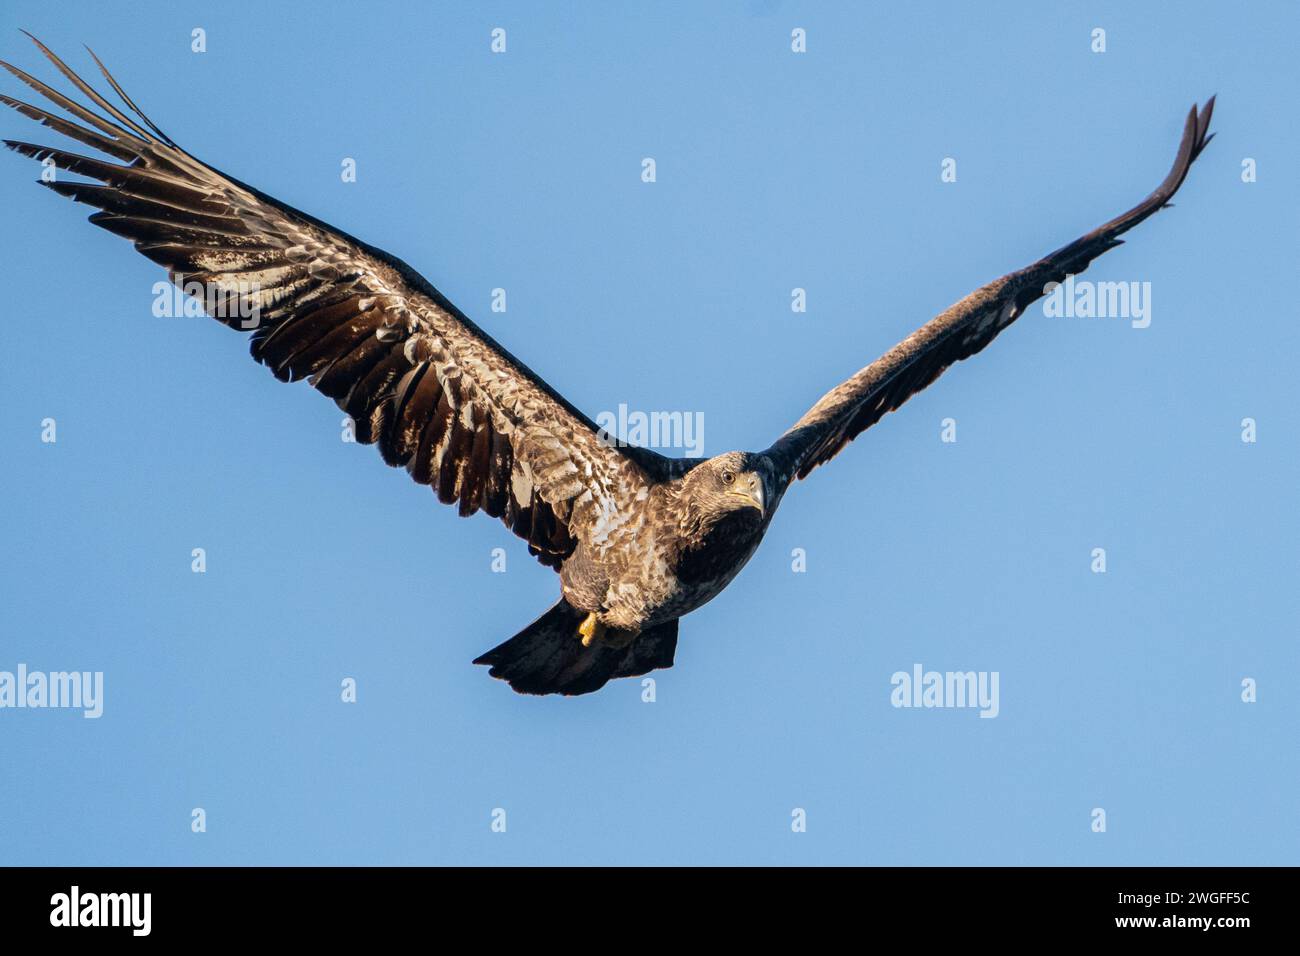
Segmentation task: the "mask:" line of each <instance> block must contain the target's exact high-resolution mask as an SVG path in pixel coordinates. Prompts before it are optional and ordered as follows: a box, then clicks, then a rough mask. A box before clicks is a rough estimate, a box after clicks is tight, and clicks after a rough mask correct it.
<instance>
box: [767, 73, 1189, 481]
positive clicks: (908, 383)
mask: <svg viewBox="0 0 1300 956" xmlns="http://www.w3.org/2000/svg"><path fill="white" fill-rule="evenodd" d="M1213 112H1214V97H1210V99H1209V100H1208V101H1207V102H1206V104H1205V106H1204V107H1203V108H1201V109H1200V110H1197V108H1196V107H1195V106H1193V107H1192V109H1191V112H1190V113H1189V114H1188V116H1187V120H1186V122H1185V124H1184V126H1183V136H1182V140H1181V141H1180V143H1179V146H1178V154H1177V156H1176V157H1175V159H1174V164H1173V167H1172V168H1171V169H1170V171H1169V174H1168V175H1167V176H1166V177H1165V179H1164V181H1163V182H1161V184H1160V185H1159V186H1157V187H1156V189H1155V191H1154V192H1152V193H1151V195H1149V196H1148V197H1147V198H1146V199H1144V200H1142V202H1140V203H1138V204H1137V205H1136V206H1134V207H1133V208H1132V209H1130V210H1128V211H1127V212H1125V213H1122V214H1121V215H1119V216H1116V217H1115V218H1114V219H1112V220H1110V221H1109V222H1107V223H1105V224H1104V225H1101V226H1099V227H1097V228H1096V229H1094V230H1093V231H1092V232H1089V233H1088V234H1087V235H1085V236H1081V237H1080V238H1078V239H1076V240H1075V241H1074V242H1071V243H1069V244H1068V245H1065V246H1062V247H1061V248H1060V249H1057V250H1056V251H1055V252H1053V253H1051V254H1050V255H1047V256H1045V257H1044V258H1042V259H1040V260H1039V261H1038V262H1035V263H1034V264H1033V265H1031V266H1028V267H1027V268H1024V269H1021V270H1019V271H1018V272H1013V273H1011V274H1009V275H1006V276H1003V277H1002V278H1000V279H997V280H995V281H993V282H991V283H989V284H988V285H986V286H984V287H983V288H980V289H977V290H976V291H974V292H972V293H971V294H970V295H968V296H967V297H966V298H964V299H962V300H961V301H960V302H958V303H956V304H955V305H953V306H951V307H950V308H948V309H947V310H945V311H944V312H943V313H941V314H940V315H938V316H936V317H935V318H934V319H932V320H931V321H930V322H928V323H926V324H925V325H923V326H922V327H921V328H919V329H917V330H916V331H915V332H913V333H912V334H911V335H909V336H908V337H907V338H906V339H904V340H903V341H902V342H900V343H898V345H896V346H894V347H893V348H892V349H890V350H889V351H888V352H886V353H885V354H884V355H883V356H881V357H880V358H879V359H877V360H876V361H875V362H873V363H872V364H870V365H868V366H867V367H866V368H864V369H862V370H861V371H860V372H858V373H857V374H856V375H854V376H853V377H852V378H850V379H848V380H847V381H846V382H844V383H843V384H841V385H839V386H837V387H836V388H834V389H832V390H831V391H830V392H828V393H826V395H824V396H822V398H821V399H820V400H819V401H818V402H817V404H815V405H814V406H813V407H812V408H811V409H810V410H809V411H808V413H807V414H806V415H804V416H803V418H801V419H800V420H799V421H798V422H796V423H795V424H794V426H793V427H791V428H790V429H789V430H788V431H787V432H786V433H785V434H784V435H782V436H781V437H780V438H779V439H778V440H777V441H776V443H775V444H774V445H773V446H772V447H771V448H769V449H768V450H767V452H766V454H767V455H768V456H769V457H771V458H772V459H773V461H775V462H776V463H777V466H778V467H779V468H780V469H781V470H782V471H783V472H784V477H785V480H787V481H788V480H792V479H793V478H795V477H798V478H804V477H807V475H808V473H809V472H811V471H812V470H813V469H814V468H816V467H817V466H818V465H821V464H825V463H826V462H827V461H830V459H831V458H833V457H834V456H835V455H836V454H838V453H839V451H840V450H841V449H842V448H843V447H844V446H845V445H847V444H848V443H849V442H850V441H852V440H853V439H854V438H855V437H856V436H857V435H859V434H861V433H862V432H863V431H864V430H865V429H867V428H870V427H871V426H872V425H874V424H875V423H876V422H878V421H880V419H881V418H883V417H884V416H885V415H886V414H888V413H889V412H892V411H894V410H895V409H897V408H898V407H899V406H900V405H902V404H903V403H904V402H906V401H907V400H908V399H909V398H910V397H912V396H913V395H915V394H916V393H917V392H919V391H921V390H922V389H924V388H926V387H927V386H928V385H929V384H930V383H931V382H933V381H934V380H935V379H937V378H938V377H939V376H940V375H942V374H943V372H944V370H945V369H946V368H948V366H950V365H952V364H953V363H954V362H958V361H961V360H962V359H965V358H969V357H970V356H972V355H974V354H976V353H977V352H979V351H981V350H982V349H983V348H984V347H985V346H987V345H988V344H989V343H990V342H992V341H993V339H995V338H996V337H997V335H998V333H999V332H1001V331H1002V330H1003V329H1005V328H1006V327H1007V326H1009V325H1010V324H1011V323H1012V322H1014V321H1015V320H1016V319H1017V318H1019V317H1020V316H1021V315H1022V314H1024V311H1025V308H1026V306H1028V305H1029V304H1030V303H1031V302H1033V301H1035V300H1036V299H1039V298H1041V297H1042V296H1043V295H1044V294H1046V289H1045V287H1046V286H1047V285H1048V284H1049V283H1053V282H1062V281H1064V280H1065V278H1066V276H1067V275H1077V274H1078V273H1080V272H1082V271H1083V270H1084V269H1086V268H1087V267H1088V265H1089V263H1091V262H1092V260H1093V259H1095V258H1097V257H1098V256H1100V255H1101V254H1102V253H1104V252H1106V251H1107V250H1109V249H1113V248H1114V247H1115V246H1118V245H1121V244H1122V242H1123V240H1121V239H1120V238H1119V236H1120V235H1121V234H1123V233H1125V232H1127V231H1128V230H1129V229H1132V228H1133V227H1134V226H1136V225H1137V224H1138V223H1140V222H1141V221H1142V220H1144V219H1146V218H1147V217H1148V216H1150V215H1152V214H1153V213H1155V212H1157V211H1158V210H1160V209H1163V208H1164V207H1165V206H1168V205H1170V203H1169V200H1170V199H1171V198H1173V195H1174V193H1176V192H1177V191H1178V187H1179V186H1181V185H1182V184H1183V180H1184V179H1186V177H1187V171H1188V170H1189V169H1190V168H1191V165H1192V163H1193V162H1194V161H1195V159H1196V157H1198V156H1199V155H1200V154H1201V151H1202V150H1203V149H1205V147H1206V145H1207V144H1208V143H1209V142H1210V140H1211V139H1213V138H1214V136H1213V134H1210V135H1206V134H1207V133H1208V131H1209V126H1210V117H1211V115H1212V114H1213Z"/></svg>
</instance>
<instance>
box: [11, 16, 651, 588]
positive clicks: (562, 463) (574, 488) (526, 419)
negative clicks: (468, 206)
mask: <svg viewBox="0 0 1300 956" xmlns="http://www.w3.org/2000/svg"><path fill="white" fill-rule="evenodd" d="M32 39H33V40H35V37H33V38H32ZM36 42H37V45H38V46H39V47H40V48H41V51H42V52H43V53H45V55H46V56H47V57H49V59H50V60H51V61H52V62H53V63H54V65H55V66H56V67H58V69H59V71H60V72H61V73H63V75H64V76H66V77H67V78H68V80H69V81H71V82H72V83H73V85H75V86H76V87H77V89H78V90H80V91H81V93H82V94H83V95H84V96H85V97H86V98H87V99H88V100H90V101H91V103H92V104H93V105H94V106H97V107H98V108H99V109H100V110H102V111H103V114H105V115H100V114H99V113H96V112H95V111H93V110H92V109H89V108H87V107H86V106H84V105H82V104H81V103H78V102H76V101H75V100H73V99H71V98H69V97H67V96H64V95H63V94H62V93H60V92H58V91H57V90H55V89H53V88H52V87H50V86H47V85H46V84H45V83H43V82H41V81H40V80H38V79H36V78H35V77H33V76H31V75H29V74H27V73H25V72H23V71H22V70H20V69H18V68H17V67H15V66H11V65H10V64H8V63H0V66H3V67H4V68H5V69H7V70H8V71H9V72H10V73H12V74H13V75H14V76H16V77H18V79H20V80H22V81H23V82H24V83H26V84H27V85H28V86H30V87H31V88H32V89H34V90H36V92H37V93H39V94H40V95H42V96H44V97H45V98H46V99H48V100H50V101H51V102H53V103H54V104H56V105H57V106H58V107H60V108H62V109H63V110H66V111H67V112H68V113H69V114H71V115H72V116H73V117H75V118H76V119H77V120H80V121H81V122H80V123H76V122H71V121H69V120H67V119H64V118H62V117H60V116H57V115H55V114H53V113H50V112H48V111H46V110H45V109H42V108H40V107H38V106H34V105H32V104H30V103H26V102H23V101H21V100H17V99H14V98H13V97H10V96H4V95H0V103H3V104H5V105H7V106H10V107H12V108H14V109H16V110H17V111H18V112H20V113H22V114H23V115H25V116H27V117H29V118H31V119H34V120H36V121H38V122H40V123H41V124H43V125H45V126H47V127H49V128H50V129H52V130H54V131H55V132H58V133H61V134H63V135H65V136H68V137H69V138H71V139H74V140H76V141H78V142H80V143H83V144H85V145H87V146H91V147H93V148H94V149H96V150H98V151H99V152H101V153H103V154H106V155H107V156H109V157H112V158H114V159H117V160H121V161H122V163H121V164H119V163H113V162H107V161H105V160H104V159H102V158H99V157H93V156H83V155H79V154H76V153H71V152H67V151H65V150H61V149H54V148H51V147H47V146H42V145H37V144H33V143H25V142H19V141H16V140H5V145H7V146H9V147H10V148H11V149H14V150H16V151H18V152H19V153H22V154H23V155H26V156H30V157H32V158H34V159H37V160H41V161H49V162H52V163H53V164H54V165H55V167H56V168H57V170H58V174H57V175H56V177H55V178H54V179H51V180H49V181H45V178H44V177H42V185H45V186H47V187H49V188H50V189H52V190H54V191H55V192H58V193H60V194H62V195H64V196H69V197H71V198H72V199H75V200H77V201H78V202H83V203H88V204H90V205H92V206H97V207H98V208H99V209H100V210H101V211H100V212H97V213H95V214H94V215H93V216H91V217H90V221H91V222H93V223H95V224H96V225H98V226H101V227H102V228H104V229H107V230H109V231H110V232H113V233H116V234H117V235H120V236H124V237H126V238H127V239H129V240H131V241H132V242H133V243H134V244H135V247H136V249H137V250H139V251H140V252H141V253H142V254H143V255H145V256H147V257H148V258H150V259H152V260H153V261H154V262H157V263H159V264H160V265H163V266H165V267H166V268H167V269H168V271H169V273H170V274H171V276H172V278H173V280H174V281H177V282H178V283H179V282H186V283H188V282H189V281H195V282H197V283H199V285H198V286H197V288H198V289H201V290H204V291H209V290H211V294H210V297H208V298H206V301H205V308H206V311H208V312H209V314H212V315H214V317H216V318H219V319H220V320H221V321H223V322H225V323H226V324H227V325H230V326H232V327H234V328H243V329H244V330H245V331H249V330H251V331H252V337H251V338H252V341H251V345H250V350H251V351H252V354H253V357H254V358H255V359H257V360H258V361H259V362H261V363H263V364H264V365H267V366H268V367H269V368H270V369H271V370H272V371H273V372H274V373H275V375H276V377H277V378H279V379H280V380H281V381H286V382H288V381H295V380H298V379H307V380H308V381H310V382H311V384H312V385H314V386H315V387H316V389H317V390H319V391H321V392H323V393H324V394H325V395H327V396H329V397H330V398H332V399H334V400H335V401H336V402H338V404H339V406H340V407H341V408H342V409H343V410H344V411H346V412H347V414H348V415H349V416H351V418H352V419H353V420H354V421H355V424H356V438H357V441H359V442H362V443H366V444H369V443H375V444H376V445H378V447H379V450H380V453H381V454H382V455H383V458H384V460H385V461H386V462H387V463H388V464H390V465H402V466H405V467H406V469H407V471H408V472H409V473H410V475H411V477H412V478H413V479H414V480H415V481H417V482H420V483H422V484H426V485H430V486H431V487H432V488H433V490H434V491H435V492H437V495H438V498H439V500H441V501H443V502H444V503H447V504H453V503H455V504H458V505H459V510H460V513H461V514H462V515H468V514H472V513H474V512H475V511H478V510H480V509H481V510H483V511H486V512H487V513H488V514H490V515H492V516H494V517H497V518H500V519H501V520H502V521H503V522H504V523H505V524H506V526H507V527H509V528H510V529H511V530H512V531H513V532H514V533H515V534H517V535H519V537H521V538H523V539H524V540H525V541H527V542H528V545H529V550H530V552H531V553H532V554H534V555H536V556H537V558H538V559H539V560H540V561H541V562H542V563H543V564H546V565H549V566H551V567H556V568H558V567H559V566H560V564H561V563H562V562H563V561H564V559H565V558H566V557H567V556H568V555H569V554H570V553H572V551H573V550H574V548H575V547H576V546H577V544H578V543H580V542H583V541H585V542H587V543H589V544H591V545H593V546H596V547H599V546H601V545H602V544H603V543H604V542H605V541H606V540H608V537H609V536H610V535H611V534H614V533H616V532H617V531H618V529H619V527H620V525H621V523H622V522H624V521H625V520H626V519H627V517H628V513H629V511H630V510H631V506H632V505H633V503H634V502H635V501H637V500H638V499H639V498H644V497H645V495H646V494H647V493H648V489H649V487H650V486H651V485H653V484H654V483H655V482H657V481H660V480H663V479H664V478H665V477H666V476H668V475H669V474H671V472H672V470H673V468H674V467H677V466H674V465H672V464H671V463H670V462H669V460H668V459H666V458H663V457H662V456H660V455H658V454H656V453H655V452H653V451H650V450H648V449H640V448H632V447H614V446H613V443H611V442H610V441H608V439H607V437H606V436H604V435H602V434H601V433H600V432H599V430H598V429H597V427H596V426H595V424H594V423H592V422H591V420H590V419H588V418H586V417H585V416H584V415H582V413H581V412H579V411H578V410H577V409H575V408H574V407H573V406H572V405H570V404H569V403H568V402H566V401H565V400H564V398H563V397H562V396H560V395H559V394H558V393H557V392H556V391H555V390H554V389H552V388H551V387H550V386H549V385H548V384H547V383H546V382H545V381H543V380H542V379H541V378H540V377H538V376H537V375H535V374H534V373H533V372H532V371H531V370H529V369H528V367H527V366H525V365H524V364H523V363H522V362H519V361H518V360H516V359H515V358H514V357H513V356H511V355H510V354H509V353H508V352H506V351H505V349H503V348H501V346H499V345H498V344H497V343H496V342H494V341H493V340H492V339H491V338H490V337H489V336H488V335H487V334H486V333H484V332H483V331H482V330H481V329H479V328H478V327H477V326H475V325H474V323H473V322H471V321H470V320H469V319H468V318H466V317H465V315H464V314H463V313H461V312H460V311H459V310H458V309H457V308H456V307H455V306H454V305H452V304H451V303H450V302H448V301H447V299H446V298H445V297H444V296H442V295H441V293H439V292H438V291H437V290H436V289H435V288H434V287H433V286H432V285H430V284H429V283H428V282H427V281H425V280H424V279H423V278H422V277H421V276H420V275H419V274H418V273H416V272H415V270H413V269H411V268H410V267H409V266H407V265H406V264H405V263H403V262H401V261H400V260H398V259H395V258H393V257H392V256H389V255H387V254H386V253H384V252H381V251H380V250H378V249H376V248H374V247H373V246H369V245H366V244H365V243H363V242H361V241H360V240H358V239H354V238H353V237H351V236H349V235H347V234H346V233H343V232H342V231H340V230H338V229H334V228H333V227H331V226H329V225H328V224H326V223H323V222H321V221H320V220H318V219H315V218H313V217H311V216H308V215H307V214H306V213H303V212H300V211H298V210H296V209H293V208H291V207H289V206H287V205H285V204H284V203H281V202H279V201H277V200H275V199H273V198H272V197H270V196H268V195H266V194H265V193H262V192H260V191H258V190H256V189H254V188H253V187H251V186H248V185H245V184H244V183H241V182H239V181H238V180H235V179H233V178H232V177H230V176H226V175H225V174H223V173H221V172H220V171H218V170H216V169H214V168H213V167H211V166H208V165H207V164H205V163H202V162H200V161H199V160H197V159H195V158H194V157H193V156H191V155H190V154H189V153H187V152H185V151H184V150H182V149H181V148H180V147H179V146H177V145H176V144H175V143H174V142H172V140H171V139H169V138H168V137H167V136H166V134H164V133H163V132H162V130H160V129H159V128H158V127H157V126H155V125H154V124H153V123H152V122H150V120H149V118H148V117H146V116H145V115H144V113H142V112H141V111H140V110H139V108H138V107H136V105H135V104H134V103H133V102H132V101H131V99H130V98H129V97H128V96H127V95H126V93H124V92H123V91H122V89H121V87H119V86H118V84H117V83H116V81H114V79H113V78H112V76H110V75H109V73H108V71H107V70H105V69H104V67H103V64H99V66H100V70H101V72H103V74H104V77H105V79H106V80H107V81H108V83H109V84H110V85H111V86H112V87H113V89H114V90H115V91H116V92H117V93H118V95H119V96H120V97H121V99H122V102H123V104H124V106H125V111H123V110H120V109H118V108H117V107H115V106H113V105H112V104H111V103H110V102H109V101H108V100H106V99H105V98H104V97H103V96H101V95H100V94H99V93H98V92H96V91H95V90H94V88H92V87H91V86H90V85H89V84H88V83H86V82H85V81H84V80H82V79H81V77H79V76H77V74H76V73H74V72H73V71H72V70H71V69H69V68H68V67H67V66H66V65H65V64H64V63H63V62H62V61H61V60H60V59H59V58H58V57H56V56H55V55H54V54H53V53H51V52H50V51H49V50H48V49H46V48H45V46H43V45H42V44H40V42H39V41H36ZM91 55H92V56H93V55H94V54H91ZM98 62H99V61H98V59H96V63H98ZM128 114H129V115H128ZM64 172H70V173H76V174H79V175H84V176H88V177H90V178H91V179H95V180H98V181H99V183H98V184H96V183H87V182H75V181H72V180H64V179H63V178H61V177H62V174H63V173H64ZM250 318H252V319H253V320H254V322H253V324H252V325H249V324H248V321H247V320H248V319H250Z"/></svg>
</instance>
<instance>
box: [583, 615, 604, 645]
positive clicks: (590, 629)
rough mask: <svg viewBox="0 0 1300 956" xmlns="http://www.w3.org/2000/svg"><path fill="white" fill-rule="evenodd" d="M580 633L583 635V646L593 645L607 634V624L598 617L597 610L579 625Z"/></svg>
mask: <svg viewBox="0 0 1300 956" xmlns="http://www.w3.org/2000/svg"><path fill="white" fill-rule="evenodd" d="M578 633H579V634H580V635H581V636H582V646H583V647H591V645H592V644H595V643H596V642H597V641H598V640H600V639H601V638H602V637H604V636H605V625H604V624H601V623H600V621H598V620H597V619H596V612H595V611H592V612H591V613H590V614H588V615H587V617H586V618H585V619H584V620H583V622H582V623H581V624H579V625H578Z"/></svg>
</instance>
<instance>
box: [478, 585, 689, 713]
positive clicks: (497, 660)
mask: <svg viewBox="0 0 1300 956" xmlns="http://www.w3.org/2000/svg"><path fill="white" fill-rule="evenodd" d="M584 617H586V615H585V614H584V613H583V612H581V611H576V610H574V609H573V608H572V607H570V606H569V605H568V604H567V603H566V602H565V601H563V600H561V601H558V602H556V604H555V606H554V607H552V608H551V609H550V610H549V611H547V612H546V613H545V614H543V615H542V616H541V617H539V618H538V619H537V620H535V621H533V623H532V624H529V625H528V626H527V627H526V628H524V629H523V630H522V631H520V632H519V633H518V634H516V635H515V636H514V637H512V638H510V640H508V641H506V642H505V643H504V644H500V645H498V646H497V647H494V648H492V650H490V651H488V652H487V653H486V654H484V655H483V656H482V657H480V658H479V659H478V660H476V661H474V663H475V664H488V665H491V667H492V670H490V671H489V672H488V673H489V674H491V676H493V677H497V678H500V679H501V680H504V681H507V682H509V684H510V686H511V687H513V688H514V689H515V690H516V691H518V692H519V693H521V694H565V695H573V694H589V693H591V692H592V691H593V690H599V689H600V688H601V687H603V686H605V683H606V682H607V681H610V680H612V679H614V678H615V677H639V676H641V675H642V674H646V673H649V672H650V671H652V670H654V669H655V668H657V667H672V666H673V654H674V652H675V651H676V650H677V622H676V621H669V622H668V623H667V624H660V625H658V626H656V627H652V628H648V629H646V630H644V631H642V632H641V633H640V634H638V635H637V636H636V637H635V638H633V639H632V642H631V643H630V644H628V645H627V646H626V647H610V646H608V645H605V644H597V645H595V646H593V647H583V646H582V639H581V638H580V637H579V636H578V625H579V624H581V623H582V619H583V618H584Z"/></svg>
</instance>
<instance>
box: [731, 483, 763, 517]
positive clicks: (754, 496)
mask: <svg viewBox="0 0 1300 956" xmlns="http://www.w3.org/2000/svg"><path fill="white" fill-rule="evenodd" d="M727 494H728V495H731V496H733V497H736V498H740V499H742V500H743V501H744V502H745V504H747V505H749V506H750V507H751V508H757V509H758V513H759V514H760V515H762V514H765V513H766V511H765V508H764V504H765V503H764V501H763V479H761V478H759V477H758V475H756V474H754V473H753V472H750V473H749V474H747V475H738V476H737V477H736V488H735V490H733V491H728V492H727Z"/></svg>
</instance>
